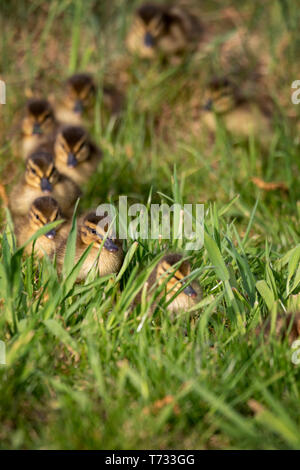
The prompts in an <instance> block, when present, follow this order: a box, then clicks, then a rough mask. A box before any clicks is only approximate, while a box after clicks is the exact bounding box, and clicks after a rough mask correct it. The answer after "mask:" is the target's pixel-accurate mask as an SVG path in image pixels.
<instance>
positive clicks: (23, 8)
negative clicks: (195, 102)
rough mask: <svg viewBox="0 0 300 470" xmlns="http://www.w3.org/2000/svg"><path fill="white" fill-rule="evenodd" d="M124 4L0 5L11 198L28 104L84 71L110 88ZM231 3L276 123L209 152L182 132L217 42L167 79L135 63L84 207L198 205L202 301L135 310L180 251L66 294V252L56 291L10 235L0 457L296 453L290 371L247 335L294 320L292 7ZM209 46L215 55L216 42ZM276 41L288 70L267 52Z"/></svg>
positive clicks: (213, 11) (207, 10)
mask: <svg viewBox="0 0 300 470" xmlns="http://www.w3.org/2000/svg"><path fill="white" fill-rule="evenodd" d="M128 3H130V7H129V6H126V4H127V2H122V1H117V0H115V1H107V2H96V1H94V0H89V1H85V2H83V0H64V1H58V0H52V1H40V0H34V1H31V2H27V1H25V0H23V1H19V0H18V1H11V2H5V1H3V0H0V8H1V12H2V15H1V22H2V24H1V28H2V37H1V43H0V44H1V45H0V47H1V50H0V78H1V79H4V80H5V81H6V85H7V104H6V105H5V106H1V108H0V113H1V114H0V125H1V132H2V133H1V136H0V137H1V142H0V171H1V182H2V183H3V184H4V185H5V186H7V190H8V191H9V189H10V187H11V185H12V184H13V183H14V182H15V181H16V180H17V178H18V176H19V174H20V172H21V171H22V163H21V162H20V159H19V160H18V158H17V156H16V151H15V146H14V145H15V142H16V141H17V134H16V130H15V129H16V126H17V125H18V122H19V119H20V116H21V110H22V105H23V104H24V101H25V96H24V91H25V89H26V88H30V87H32V88H33V89H38V90H39V89H40V88H41V89H42V91H43V92H44V93H45V94H48V93H49V92H50V91H51V90H53V89H54V90H55V88H56V87H58V86H59V84H60V82H61V80H62V79H63V78H65V77H67V76H68V74H69V73H72V72H73V71H75V70H85V69H87V70H90V71H91V72H92V73H93V74H94V75H95V77H96V80H97V81H99V83H101V81H102V80H103V78H106V77H109V76H110V67H113V66H114V65H115V64H117V65H120V63H121V61H122V60H123V54H124V53H125V49H124V42H123V41H124V35H125V33H126V29H127V27H128V25H129V21H130V14H131V11H132V10H133V9H134V7H135V5H136V4H138V3H139V2H128ZM191 3H192V2H191ZM195 3H196V4H197V2H195ZM202 3H203V4H204V5H203V11H201V14H202V18H203V20H204V21H207V22H210V23H212V22H213V21H215V20H216V19H218V18H219V17H220V13H221V11H222V8H224V2H221V1H217V0H215V1H213V2H211V1H210V2H201V4H202ZM227 3H228V7H229V6H231V7H236V8H237V9H238V11H239V12H240V13H241V14H242V15H243V17H244V18H245V20H244V22H245V27H246V28H247V29H248V31H249V33H256V34H258V35H261V37H263V38H264V39H265V47H266V49H267V51H268V52H269V53H270V56H271V58H272V60H271V64H270V76H269V81H268V83H269V89H268V90H267V91H268V92H269V93H270V94H271V95H272V96H273V97H274V99H275V98H276V99H277V102H278V109H277V114H276V115H274V120H273V135H274V137H273V140H272V143H271V144H270V146H269V147H268V148H264V147H263V146H261V145H260V143H259V142H254V141H253V139H251V138H250V139H249V140H248V141H246V142H236V141H235V140H234V139H233V137H232V136H229V135H228V134H227V133H226V132H224V129H222V127H220V129H219V131H218V135H217V138H216V140H215V142H214V143H209V144H208V142H207V140H206V139H205V136H202V135H201V134H200V133H193V132H190V131H189V128H188V124H189V122H187V123H185V120H186V112H185V109H186V108H185V103H186V102H187V101H188V99H189V98H190V96H191V95H193V93H201V90H202V88H201V85H200V86H199V85H198V88H197V89H196V91H194V89H193V88H192V87H191V85H190V86H189V84H191V83H195V80H196V82H197V80H198V78H199V84H201V83H202V82H204V81H205V80H206V79H207V78H209V76H210V73H211V71H212V70H216V69H218V60H219V56H218V53H217V51H218V41H216V45H215V48H214V49H213V50H212V52H211V55H210V56H209V57H207V58H204V59H203V60H202V61H201V62H199V61H197V60H192V59H191V60H190V61H189V62H188V63H186V64H184V65H182V66H178V67H174V66H173V67H170V68H165V67H161V66H160V65H157V64H153V65H151V66H149V65H147V64H144V63H139V62H138V61H133V62H132V63H131V64H130V67H129V72H130V76H131V83H130V85H129V88H128V97H127V105H126V109H125V111H124V115H123V117H122V120H121V122H120V124H119V125H118V126H115V125H114V123H113V122H106V120H105V119H102V116H101V113H99V112H96V113H95V120H94V122H93V123H91V126H90V130H91V133H92V135H93V137H94V139H95V140H96V141H97V142H99V143H101V146H102V148H103V151H104V158H103V164H102V165H101V166H100V168H99V171H98V173H97V174H95V176H94V177H93V179H92V180H91V182H90V184H89V185H88V186H87V187H86V190H85V195H84V197H83V199H82V201H81V202H80V206H79V209H78V210H79V211H81V210H84V209H87V208H91V207H95V206H97V204H98V203H100V202H105V201H112V202H115V203H117V200H118V197H119V195H127V196H128V199H129V201H130V202H143V203H145V204H147V203H148V204H149V203H150V201H151V200H152V201H153V202H160V201H165V202H168V201H170V200H171V201H174V202H184V203H191V202H192V203H204V204H205V242H204V247H203V248H202V249H201V250H200V251H197V252H190V253H188V255H189V256H190V261H191V264H192V269H193V273H192V276H193V277H195V278H196V280H197V281H198V282H199V284H200V286H201V289H202V293H203V295H202V299H201V300H200V303H199V304H198V305H197V306H196V307H195V309H193V311H190V312H183V313H181V314H180V315H178V316H177V317H176V318H172V317H170V315H169V314H168V313H167V310H166V303H165V302H164V301H162V302H161V304H160V305H159V307H158V308H157V309H156V311H155V314H154V316H152V317H149V316H148V315H147V311H148V309H149V305H148V304H147V302H146V301H145V300H144V301H143V302H142V304H141V305H140V306H138V307H136V308H135V309H134V310H133V311H131V309H130V305H131V302H132V300H133V298H134V297H135V295H136V293H137V292H138V290H139V289H140V288H141V286H142V285H143V283H144V281H145V279H146V277H147V275H148V274H149V272H150V271H151V269H152V267H153V265H154V264H155V262H157V260H158V259H159V257H160V254H161V252H162V251H166V250H170V251H172V250H177V249H178V246H177V245H176V243H175V240H172V239H171V240H170V241H168V242H167V243H166V246H162V245H160V244H158V243H157V242H155V241H151V240H148V241H144V240H138V243H136V242H134V241H130V240H129V241H126V242H125V243H124V248H125V251H126V258H125V261H124V265H123V269H122V270H121V272H120V274H119V275H117V276H109V277H107V278H99V277H97V276H96V275H95V273H91V274H90V276H89V278H88V279H87V280H86V282H85V283H83V284H76V283H75V278H76V270H77V269H78V268H79V266H77V267H76V266H75V267H74V266H73V262H72V252H73V250H72V237H71V238H70V244H69V249H68V256H67V258H66V262H65V266H64V276H63V278H62V279H59V278H58V277H57V273H56V269H55V266H54V265H53V264H52V263H51V262H50V261H49V260H47V259H43V260H42V261H37V260H36V259H34V258H33V257H30V256H29V257H23V256H22V250H23V248H16V246H15V241H14V237H13V235H12V231H11V225H10V224H8V225H5V227H4V231H3V233H2V235H1V244H2V249H1V261H0V298H1V302H0V308H1V310H0V340H3V341H5V343H6V355H7V357H6V360H7V365H6V366H3V365H0V396H1V400H0V421H1V427H0V442H1V444H0V447H1V448H21V449H24V448H26V449H28V448H34V449H45V448H50V449H54V448H57V449H82V448H83V449H97V448H101V449H104V448H106V449H136V448H138V449H139V448H159V449H164V448H187V449H188V448H191V449H216V448H217V449H221V448H222V449H224V448H225V449H237V448H238V449H300V437H299V436H300V412H299V398H300V389H299V380H300V367H299V366H298V367H297V366H295V365H293V364H292V362H291V354H292V351H291V349H290V347H289V345H288V344H287V342H282V343H281V342H279V341H277V340H276V338H271V339H270V341H269V342H264V341H263V340H262V338H259V337H256V336H255V334H254V330H255V327H256V326H257V325H258V324H259V323H260V322H261V320H262V319H263V318H265V317H267V316H272V315H273V316H275V315H276V314H277V313H278V312H285V311H293V310H296V309H298V310H300V296H299V292H300V276H299V259H300V226H299V218H300V206H299V200H300V189H299V174H300V171H299V170H300V165H299V137H298V136H297V127H296V125H297V122H296V118H297V116H299V109H298V107H297V106H294V105H292V104H291V103H290V95H291V89H290V84H291V82H292V81H293V80H296V79H299V78H300V77H299V76H297V75H296V74H297V71H298V70H297V67H296V65H295V64H297V56H298V50H299V48H298V47H297V45H299V42H300V36H299V28H298V27H297V25H298V24H299V12H298V11H297V8H296V5H295V3H296V2H294V1H292V0H290V1H288V0H286V1H283V0H282V1H273V2H269V3H268V5H264V7H263V9H262V6H261V2H253V1H250V0H248V1H245V2H242V3H243V6H240V3H241V2H237V1H231V2H227ZM25 24H26V29H25ZM2 26H3V27H2ZM218 34H219V36H218V37H219V41H220V42H222V41H223V40H224V31H222V30H220V31H219V33H218ZM286 38H290V41H288V42H287V50H286V53H285V55H284V60H285V62H284V66H283V63H282V61H281V60H282V57H281V60H278V54H279V52H278V47H277V46H278V45H279V44H281V42H282V41H283V40H285V39H286ZM298 73H299V71H298ZM116 76H117V75H116ZM112 78H114V79H115V78H116V77H115V75H113V76H112ZM37 79H38V80H37ZM99 101H101V96H99ZM166 105H167V107H168V108H170V109H171V110H172V109H173V111H171V115H170V120H168V116H169V115H168V114H167V116H166V115H165V114H164V113H165V111H166ZM158 122H160V124H161V126H162V129H163V132H162V134H161V133H160V132H158V128H159V126H158ZM166 123H169V124H170V125H169V126H167V124H166ZM184 124H185V126H184ZM166 130H167V131H168V132H167V134H168V135H167V136H165V134H164V132H165V131H166ZM164 137H165V138H164ZM254 176H255V177H260V178H262V179H263V180H265V181H268V182H271V181H283V182H285V184H286V185H287V187H288V192H287V193H282V192H280V191H271V192H263V191H261V190H259V189H258V188H257V187H256V186H255V185H254V184H253V183H252V181H251V178H252V177H254ZM5 217H6V212H5V210H4V209H3V211H2V220H3V221H4V220H5ZM8 218H9V214H8ZM48 229H49V228H48Z"/></svg>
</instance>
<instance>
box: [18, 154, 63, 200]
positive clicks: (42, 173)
mask: <svg viewBox="0 0 300 470" xmlns="http://www.w3.org/2000/svg"><path fill="white" fill-rule="evenodd" d="M58 176H59V174H58V171H57V170H56V168H55V166H54V159H53V156H52V154H51V153H48V152H43V151H36V152H33V153H32V154H31V155H29V157H28V158H27V162H26V170H25V180H26V183H27V184H29V185H30V186H32V187H34V188H39V189H41V191H43V192H45V193H48V192H51V191H52V190H53V187H54V186H55V184H56V182H57V180H58Z"/></svg>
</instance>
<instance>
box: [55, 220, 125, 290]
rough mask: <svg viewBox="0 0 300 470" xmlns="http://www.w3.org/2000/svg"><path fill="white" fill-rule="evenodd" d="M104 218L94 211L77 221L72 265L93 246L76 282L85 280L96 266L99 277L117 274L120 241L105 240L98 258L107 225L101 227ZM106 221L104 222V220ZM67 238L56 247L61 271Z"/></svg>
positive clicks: (119, 259)
mask: <svg viewBox="0 0 300 470" xmlns="http://www.w3.org/2000/svg"><path fill="white" fill-rule="evenodd" d="M104 217H105V216H97V215H96V212H95V211H92V212H89V213H88V214H86V215H85V216H82V217H81V218H80V219H79V221H78V233H77V241H76V253H75V260H74V263H77V262H78V260H79V259H80V258H81V256H82V255H83V253H84V252H85V250H86V249H87V247H88V246H89V245H91V244H92V245H93V247H92V249H91V251H90V252H89V254H88V256H87V258H86V260H85V261H84V263H83V266H82V267H81V270H80V272H79V274H78V277H77V280H78V281H81V280H84V279H85V278H86V276H87V275H88V273H89V272H90V270H91V269H92V267H93V266H95V265H96V263H97V265H98V272H99V274H100V276H106V275H108V274H111V273H117V272H118V271H119V270H120V268H121V265H122V261H123V249H122V244H121V242H120V240H118V239H116V238H107V239H106V240H105V242H104V244H103V247H102V250H101V253H100V256H99V258H98V254H99V248H100V246H101V243H102V241H103V238H104V237H105V236H106V232H107V230H108V227H109V223H108V224H106V225H105V227H102V226H101V221H102V220H103V219H104ZM105 221H106V220H105ZM66 244H67V237H65V239H64V240H63V241H62V243H61V244H60V246H59V247H58V252H57V262H58V267H59V270H61V268H62V266H63V262H64V256H65V251H66Z"/></svg>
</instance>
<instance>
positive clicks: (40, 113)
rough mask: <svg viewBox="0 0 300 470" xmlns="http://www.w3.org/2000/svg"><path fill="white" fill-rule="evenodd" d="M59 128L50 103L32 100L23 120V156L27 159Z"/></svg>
mask: <svg viewBox="0 0 300 470" xmlns="http://www.w3.org/2000/svg"><path fill="white" fill-rule="evenodd" d="M56 127H57V121H56V119H55V116H54V112H53V109H52V107H51V105H50V103H49V101H47V100H45V99H40V98H32V99H30V100H29V101H28V102H27V104H26V110H25V117H24V118H23V120H22V124H21V129H22V131H21V132H22V155H23V158H24V159H26V158H27V157H28V155H29V154H30V153H31V152H33V151H34V150H35V148H37V147H38V146H39V145H40V144H41V143H43V142H45V140H46V138H47V137H49V136H51V135H52V134H53V133H54V132H55V130H56Z"/></svg>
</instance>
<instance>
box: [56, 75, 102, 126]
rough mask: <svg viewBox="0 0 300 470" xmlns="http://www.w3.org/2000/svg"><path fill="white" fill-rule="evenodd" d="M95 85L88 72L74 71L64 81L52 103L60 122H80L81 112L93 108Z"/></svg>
mask: <svg viewBox="0 0 300 470" xmlns="http://www.w3.org/2000/svg"><path fill="white" fill-rule="evenodd" d="M95 96H96V86H95V83H94V80H93V77H92V76H91V75H90V74H88V73H76V74H74V75H72V76H71V77H69V78H68V79H67V81H66V82H65V85H64V87H63V90H62V93H61V96H60V97H59V98H58V100H57V102H55V103H54V109H55V114H56V116H57V119H58V120H59V121H60V122H61V123H66V124H81V122H82V118H83V114H84V113H86V112H87V113H88V112H89V111H90V110H91V109H93V106H94V102H95Z"/></svg>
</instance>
